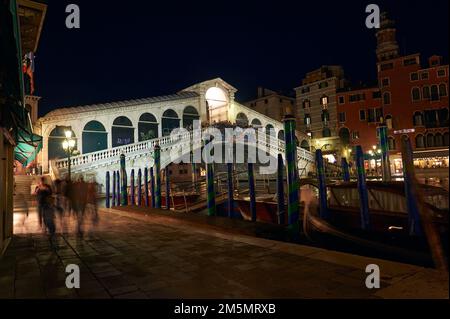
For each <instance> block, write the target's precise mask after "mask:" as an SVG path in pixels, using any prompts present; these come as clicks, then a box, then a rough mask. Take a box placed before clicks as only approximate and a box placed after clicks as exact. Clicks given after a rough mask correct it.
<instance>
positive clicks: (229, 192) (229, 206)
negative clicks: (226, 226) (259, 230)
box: [227, 163, 234, 218]
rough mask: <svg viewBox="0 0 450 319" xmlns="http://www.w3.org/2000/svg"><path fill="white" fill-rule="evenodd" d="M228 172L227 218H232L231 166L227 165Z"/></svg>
mask: <svg viewBox="0 0 450 319" xmlns="http://www.w3.org/2000/svg"><path fill="white" fill-rule="evenodd" d="M227 172H228V217H229V218H233V216H234V190H233V164H232V163H228V164H227Z"/></svg>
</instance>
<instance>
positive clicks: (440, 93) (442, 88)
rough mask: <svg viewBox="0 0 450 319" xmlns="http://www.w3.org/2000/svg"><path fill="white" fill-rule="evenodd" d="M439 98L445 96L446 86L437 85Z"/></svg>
mask: <svg viewBox="0 0 450 319" xmlns="http://www.w3.org/2000/svg"><path fill="white" fill-rule="evenodd" d="M439 96H441V97H444V96H447V85H445V84H444V83H442V84H440V85H439Z"/></svg>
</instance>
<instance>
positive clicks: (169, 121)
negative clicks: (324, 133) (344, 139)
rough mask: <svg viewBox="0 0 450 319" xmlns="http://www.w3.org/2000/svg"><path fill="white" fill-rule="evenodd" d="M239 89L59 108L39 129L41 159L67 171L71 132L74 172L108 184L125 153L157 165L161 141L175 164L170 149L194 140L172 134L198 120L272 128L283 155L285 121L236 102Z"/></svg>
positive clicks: (217, 83) (202, 88)
mask: <svg viewBox="0 0 450 319" xmlns="http://www.w3.org/2000/svg"><path fill="white" fill-rule="evenodd" d="M236 92H237V90H236V89H235V88H234V87H232V86H231V85H229V84H228V83H226V82H225V81H223V80H222V79H220V78H217V79H214V80H210V81H206V82H202V83H199V84H196V85H193V86H191V87H189V88H186V89H184V90H182V91H180V92H178V93H176V94H173V95H168V96H160V97H154V98H147V99H139V100H130V101H123V102H115V103H106V104H96V105H89V106H79V107H72V108H62V109H56V110H54V111H52V112H50V113H48V114H47V115H46V116H44V117H43V118H40V119H39V120H38V123H37V130H38V132H39V133H40V134H41V136H42V137H43V144H44V145H43V149H42V151H41V153H40V154H39V156H38V162H39V164H40V165H41V166H42V169H43V173H49V174H51V175H53V176H61V175H64V174H65V173H66V172H67V168H68V159H67V153H66V151H65V150H64V149H63V146H62V144H63V141H64V139H65V133H66V131H68V130H70V131H71V132H72V136H73V138H74V139H75V140H76V146H75V149H76V150H77V151H78V152H77V153H78V154H77V155H75V156H72V157H71V171H72V173H73V174H83V175H85V176H87V177H89V176H90V177H95V178H96V179H97V181H98V182H99V183H103V180H104V176H105V172H106V171H107V170H110V171H112V170H117V169H118V167H119V160H120V155H121V154H125V155H126V158H127V168H129V169H130V170H131V169H132V168H136V169H138V168H144V167H149V166H151V165H153V164H152V163H153V149H154V146H155V145H156V144H159V145H160V146H161V148H162V154H161V156H162V167H164V166H166V165H169V164H170V157H169V156H168V155H167V154H166V153H168V152H165V151H169V150H171V149H172V148H173V147H180V146H181V145H182V144H183V143H191V142H192V133H191V134H189V133H188V134H184V135H183V136H181V137H180V139H181V141H180V139H178V140H177V141H176V143H175V141H173V139H171V137H170V135H171V132H172V131H173V130H174V129H176V128H187V129H188V130H189V129H191V128H192V126H193V123H194V120H201V122H202V123H209V124H213V123H219V122H229V123H233V124H236V125H237V126H240V127H253V128H261V129H263V130H264V131H266V132H272V133H271V134H275V135H276V137H277V138H276V140H277V143H275V144H276V145H271V146H270V147H269V149H270V154H271V155H272V156H274V157H276V156H277V155H278V153H284V151H283V150H284V143H283V140H284V131H283V127H284V126H283V123H281V122H278V121H276V120H274V119H272V118H269V117H267V116H265V115H263V114H261V113H258V112H255V111H254V110H252V109H250V108H248V107H246V106H244V105H241V104H239V103H238V102H236V101H235V93H236ZM180 142H181V143H180ZM297 143H298V145H299V146H300V145H302V146H305V145H309V138H308V137H307V136H306V135H303V134H301V133H300V132H297ZM272 144H274V143H273V142H272ZM266 146H267V145H266ZM304 148H305V147H304ZM304 148H300V147H299V148H298V152H297V153H298V167H299V169H300V170H302V174H307V173H308V172H309V171H310V170H312V169H313V168H314V156H313V154H312V153H310V152H309V151H307V150H306V149H304Z"/></svg>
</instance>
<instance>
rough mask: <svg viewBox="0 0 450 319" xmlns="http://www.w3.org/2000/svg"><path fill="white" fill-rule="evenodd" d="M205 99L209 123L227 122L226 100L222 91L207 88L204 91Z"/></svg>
mask: <svg viewBox="0 0 450 319" xmlns="http://www.w3.org/2000/svg"><path fill="white" fill-rule="evenodd" d="M205 99H206V102H207V108H208V109H207V112H208V117H209V121H210V123H219V122H225V121H227V120H228V98H227V94H226V93H225V91H224V90H222V89H221V88H218V87H212V88H209V89H208V90H207V91H206V94H205Z"/></svg>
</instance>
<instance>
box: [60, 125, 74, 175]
mask: <svg viewBox="0 0 450 319" xmlns="http://www.w3.org/2000/svg"><path fill="white" fill-rule="evenodd" d="M65 135H66V139H65V140H64V141H63V143H62V147H63V149H64V150H65V151H66V153H67V161H68V163H69V165H68V170H69V172H68V177H69V181H70V180H72V178H71V172H70V168H71V164H72V163H71V161H70V156H71V155H72V152H73V151H74V149H75V146H76V141H75V139H73V138H72V131H66V132H65Z"/></svg>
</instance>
